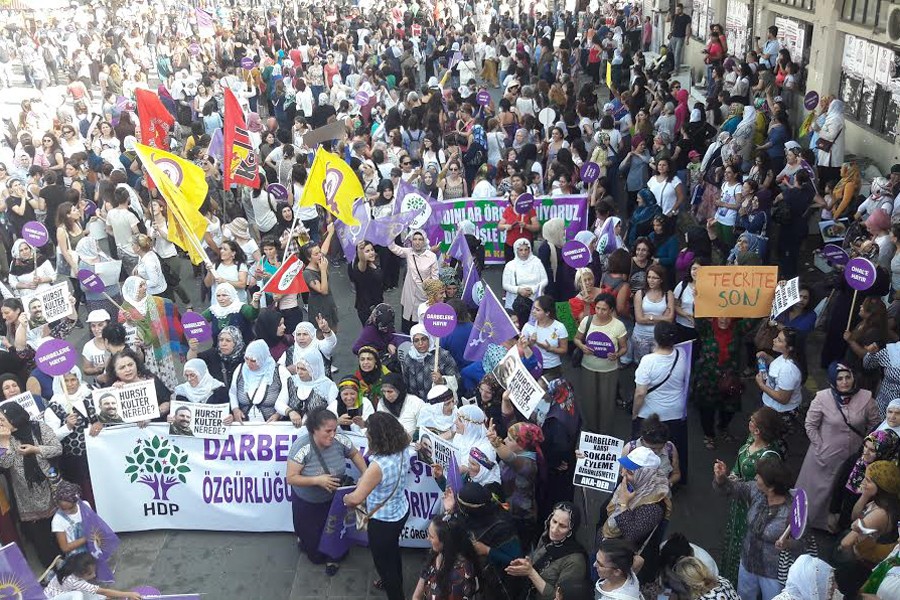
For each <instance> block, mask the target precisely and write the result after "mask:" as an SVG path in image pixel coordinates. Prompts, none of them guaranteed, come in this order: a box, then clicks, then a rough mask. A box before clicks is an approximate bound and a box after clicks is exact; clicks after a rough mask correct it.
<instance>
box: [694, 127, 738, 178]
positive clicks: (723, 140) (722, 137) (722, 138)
mask: <svg viewBox="0 0 900 600" xmlns="http://www.w3.org/2000/svg"><path fill="white" fill-rule="evenodd" d="M730 141H731V134H730V133H728V132H727V131H723V132H721V133H720V134H719V136H718V137H717V138H716V141H714V142H713V143H712V144H710V145H709V148H707V149H706V153H705V154H704V155H703V161H702V162H701V163H700V170H701V171H705V170H706V167H707V166H709V161H711V160H712V157H713V154H715V153H716V150H718V149H719V148H721V147H722V146H724V145H725V144H727V143H728V142H730Z"/></svg>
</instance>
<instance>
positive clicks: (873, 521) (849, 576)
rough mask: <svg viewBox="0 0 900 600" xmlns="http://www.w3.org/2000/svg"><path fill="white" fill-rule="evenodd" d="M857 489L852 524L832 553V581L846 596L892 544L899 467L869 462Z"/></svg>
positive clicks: (899, 505) (899, 510)
mask: <svg viewBox="0 0 900 600" xmlns="http://www.w3.org/2000/svg"><path fill="white" fill-rule="evenodd" d="M860 491H861V492H862V494H861V495H860V498H859V500H857V501H856V504H855V505H854V506H853V512H852V514H851V518H852V519H853V524H852V525H851V526H850V531H849V532H848V533H847V534H846V535H845V536H844V537H843V539H841V543H840V548H839V549H838V550H836V552H835V565H836V568H835V581H836V583H837V586H838V589H839V590H841V592H842V593H844V594H847V595H850V596H852V595H853V594H855V593H856V592H857V591H858V590H859V588H860V587H862V585H863V584H864V583H865V581H866V579H868V577H869V574H870V573H871V572H872V570H873V569H874V568H875V566H876V565H877V564H878V563H879V562H881V561H882V560H884V559H885V558H886V557H887V555H888V554H889V553H890V552H891V550H893V548H894V545H895V544H896V538H895V537H894V536H895V534H896V532H897V528H896V524H897V518H898V517H900V500H898V494H900V467H898V466H897V463H895V462H893V461H886V460H878V461H875V462H873V463H871V464H870V465H869V466H868V467H866V473H865V477H864V478H863V483H862V487H861V488H860Z"/></svg>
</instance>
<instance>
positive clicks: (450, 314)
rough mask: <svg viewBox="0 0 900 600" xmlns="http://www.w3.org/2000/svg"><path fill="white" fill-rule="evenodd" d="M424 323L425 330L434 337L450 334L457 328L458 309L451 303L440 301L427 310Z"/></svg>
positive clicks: (423, 319)
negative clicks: (454, 308)
mask: <svg viewBox="0 0 900 600" xmlns="http://www.w3.org/2000/svg"><path fill="white" fill-rule="evenodd" d="M422 325H424V326H425V331H427V332H428V333H429V334H431V335H433V336H434V337H439V338H440V337H444V336H445V335H450V334H451V333H453V330H454V329H456V311H455V310H453V307H452V306H450V305H449V304H445V303H444V302H438V303H437V304H434V305H432V306H430V307H428V310H426V311H425V314H424V315H423V316H422Z"/></svg>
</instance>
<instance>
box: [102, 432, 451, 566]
mask: <svg viewBox="0 0 900 600" xmlns="http://www.w3.org/2000/svg"><path fill="white" fill-rule="evenodd" d="M302 431H304V430H302V429H297V428H295V427H294V426H293V425H291V424H290V423H283V424H259V425H243V426H240V427H238V426H232V427H229V428H228V437H226V438H225V439H222V440H215V439H201V438H198V437H174V436H170V435H169V426H168V424H166V423H151V424H150V425H148V426H147V427H145V428H143V429H140V428H137V427H133V426H119V427H106V428H104V429H103V431H101V432H100V435H97V436H95V437H91V436H87V437H88V438H90V439H87V440H86V445H87V458H88V465H89V467H90V470H91V473H92V476H91V479H92V485H93V488H94V498H95V499H96V501H97V506H96V508H97V513H98V514H99V515H100V516H101V517H102V518H103V520H104V521H106V522H107V523H109V525H110V527H112V528H113V530H114V531H117V532H123V531H152V530H156V529H176V530H178V529H180V530H189V529H190V530H204V531H252V532H263V531H293V529H294V528H293V521H292V517H291V498H292V497H293V490H292V489H291V486H289V485H288V483H287V466H286V462H287V460H288V452H289V450H290V448H291V445H292V444H293V443H294V441H295V440H296V439H297V437H298V436H299V435H301V432H302ZM338 435H339V436H346V437H347V438H348V439H349V441H350V442H352V443H353V445H355V446H356V447H357V448H359V450H360V452H362V453H363V454H365V449H366V446H367V442H366V438H365V436H362V435H357V434H353V433H349V432H343V431H342V432H340V433H339V434H338ZM412 454H413V453H411V457H410V462H409V475H408V479H407V481H406V485H405V486H404V487H403V490H402V492H403V493H405V494H406V497H407V499H408V500H409V504H410V516H409V519H408V520H407V521H406V525H405V526H404V528H403V530H402V531H401V536H400V545H401V546H405V547H411V548H427V547H430V544H429V543H428V524H429V523H430V521H431V519H432V518H433V517H434V516H435V515H436V514H438V513H440V512H441V511H442V506H441V498H442V496H443V494H442V493H441V490H440V487H438V484H437V483H436V482H435V480H434V478H433V477H432V474H431V467H430V466H427V465H425V464H423V463H422V462H420V461H419V460H417V459H416V458H415V457H414V456H412ZM348 464H350V463H349V462H348ZM348 473H350V474H351V475H354V476H358V472H357V471H356V470H355V468H350V469H348Z"/></svg>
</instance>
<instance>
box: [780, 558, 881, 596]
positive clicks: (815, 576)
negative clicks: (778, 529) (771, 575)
mask: <svg viewBox="0 0 900 600" xmlns="http://www.w3.org/2000/svg"><path fill="white" fill-rule="evenodd" d="M837 593H838V590H837V587H836V586H835V581H834V568H832V566H831V565H829V564H828V563H826V562H825V561H824V560H822V559H819V558H815V557H813V556H810V555H809V554H801V555H800V556H799V557H797V560H795V561H794V564H792V565H791V568H790V570H789V571H788V574H787V582H786V583H785V584H784V591H782V592H781V593H780V594H778V595H777V596H775V597H774V598H773V599H772V600H838V598H837V597H836V594H837ZM884 597H885V598H887V596H884Z"/></svg>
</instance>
